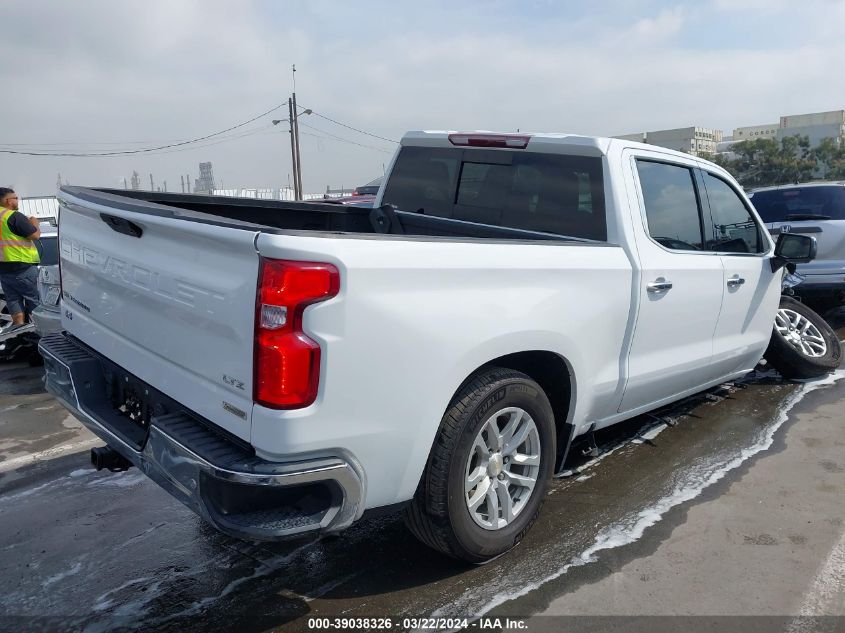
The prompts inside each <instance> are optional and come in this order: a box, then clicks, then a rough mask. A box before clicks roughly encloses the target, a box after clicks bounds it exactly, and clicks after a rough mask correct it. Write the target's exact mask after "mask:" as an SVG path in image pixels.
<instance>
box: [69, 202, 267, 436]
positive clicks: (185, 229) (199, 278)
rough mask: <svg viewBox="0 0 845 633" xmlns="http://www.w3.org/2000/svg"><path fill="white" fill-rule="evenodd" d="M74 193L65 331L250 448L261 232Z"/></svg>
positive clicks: (153, 206)
mask: <svg viewBox="0 0 845 633" xmlns="http://www.w3.org/2000/svg"><path fill="white" fill-rule="evenodd" d="M77 195H79V196H80V197H79V198H75V197H74V196H73V195H67V194H65V196H64V199H63V201H62V202H63V206H62V209H61V213H62V215H61V227H60V256H61V277H62V325H63V326H64V329H65V330H67V332H68V333H70V334H72V335H73V336H75V337H77V338H78V339H80V340H81V341H82V342H83V343H85V344H87V345H88V346H90V347H91V348H93V349H94V350H95V351H97V352H99V353H100V354H102V355H104V356H105V357H107V358H108V359H110V360H112V361H113V362H115V363H117V364H118V365H120V366H121V367H122V368H123V369H125V370H127V371H128V372H130V373H131V374H133V375H134V376H136V377H138V378H140V379H141V380H142V381H144V382H146V383H148V384H150V385H152V386H153V387H155V388H156V389H158V390H159V391H161V392H163V393H165V394H166V395H168V396H170V397H171V398H173V399H174V400H176V401H177V402H179V403H181V404H183V405H184V406H186V407H187V408H188V409H191V410H193V411H195V412H196V413H198V414H200V415H201V416H203V417H205V418H207V419H209V420H212V421H213V422H215V423H216V424H219V425H220V426H221V427H223V428H225V429H226V430H228V431H230V432H231V433H233V434H235V435H237V436H238V437H241V438H243V439H246V440H249V437H250V421H251V420H250V415H251V410H252V373H253V369H252V355H253V330H254V321H255V296H256V286H257V279H258V255H257V253H256V250H255V245H254V244H255V239H256V232H255V230H244V229H237V228H232V227H229V226H220V225H215V224H212V223H208V222H206V221H203V219H202V218H203V217H205V218H208V220H209V221H213V220H214V218H213V217H212V216H201V214H193V217H192V220H187V219H182V217H180V216H182V215H189V214H187V213H185V214H182V212H180V211H179V210H177V209H174V208H170V207H165V206H161V205H157V204H153V203H148V202H143V201H137V200H130V199H128V198H122V197H120V196H113V195H109V194H96V193H95V194H91V192H88V191H87V190H86V192H85V193H82V192H80V193H79V194H77ZM92 195H93V197H92Z"/></svg>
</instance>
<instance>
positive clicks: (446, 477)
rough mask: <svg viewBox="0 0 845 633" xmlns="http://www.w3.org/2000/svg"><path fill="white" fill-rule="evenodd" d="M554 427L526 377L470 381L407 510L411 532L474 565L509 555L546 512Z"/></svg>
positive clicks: (501, 375)
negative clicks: (543, 512)
mask: <svg viewBox="0 0 845 633" xmlns="http://www.w3.org/2000/svg"><path fill="white" fill-rule="evenodd" d="M554 428H555V424H554V414H553V412H552V408H551V405H550V404H549V400H548V398H547V397H546V394H545V393H544V392H543V390H542V389H541V388H540V386H539V385H538V384H537V383H536V382H534V381H533V380H531V379H530V378H529V377H528V376H526V375H525V374H523V373H521V372H518V371H514V370H510V369H501V368H491V369H489V370H487V371H485V372H483V373H480V374H478V375H477V376H475V377H474V378H472V379H471V380H469V381H468V382H467V383H466V384H465V385H464V386H463V387H462V388H461V390H460V391H459V392H458V394H457V395H456V396H455V399H454V400H453V401H452V405H451V406H450V408H449V409H448V410H447V411H446V413H445V415H444V416H443V419H442V420H441V423H440V428H439V430H438V433H437V437H436V438H435V440H434V446H433V447H432V449H431V454H430V455H429V459H428V463H427V464H426V467H425V471H424V472H423V475H422V478H421V480H420V483H419V486H418V487H417V492H416V494H415V495H414V499H413V501H412V503H411V505H410V506H409V507H408V508H407V509H406V510H405V521H406V524H407V525H408V528H409V529H410V530H411V532H412V533H413V534H414V535H415V536H416V537H417V538H418V539H420V540H421V541H422V542H423V543H425V544H426V545H428V546H429V547H432V548H434V549H436V550H438V551H440V552H443V553H444V554H447V555H449V556H452V557H454V558H458V559H461V560H465V561H468V562H470V563H475V564H480V563H485V562H488V561H490V560H492V559H493V558H496V557H497V556H500V555H501V554H504V553H505V552H507V551H508V550H509V549H511V548H512V547H514V546H515V545H516V544H517V543H519V541H520V540H522V537H523V536H525V534H526V532H528V530H529V529H530V528H531V526H532V524H533V523H534V521H535V520H536V518H537V515H538V514H539V513H540V507H541V506H542V504H543V500H544V498H545V496H546V489H547V487H548V482H549V479H550V478H551V475H552V470H553V468H554V458H555V454H556V453H555V433H554ZM494 429H495V430H494ZM485 455H486V456H485Z"/></svg>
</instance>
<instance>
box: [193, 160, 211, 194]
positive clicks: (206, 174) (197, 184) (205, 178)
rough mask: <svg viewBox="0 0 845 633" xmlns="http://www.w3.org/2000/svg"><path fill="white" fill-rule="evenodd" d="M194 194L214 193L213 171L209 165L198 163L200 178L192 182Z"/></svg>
mask: <svg viewBox="0 0 845 633" xmlns="http://www.w3.org/2000/svg"><path fill="white" fill-rule="evenodd" d="M194 193H207V194H209V195H210V194H212V193H214V171H213V170H212V168H211V163H200V177H199V178H197V179H196V180H195V181H194Z"/></svg>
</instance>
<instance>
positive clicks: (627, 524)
mask: <svg viewBox="0 0 845 633" xmlns="http://www.w3.org/2000/svg"><path fill="white" fill-rule="evenodd" d="M843 377H845V370H841V369H840V370H838V371H836V372H834V373H833V374H829V375H828V376H826V377H825V378H822V379H819V380H817V381H815V382H809V383H805V384H804V385H803V387H801V388H800V389H798V390H796V391H795V392H794V393H793V394H791V395H790V396H789V397H788V398H787V399H786V401H785V402H784V403H783V405H782V406H781V409H780V412H779V414H778V416H777V418H776V419H775V421H774V423H773V424H772V425H771V426H769V427H768V428H767V429H766V430H765V431H764V433H763V434H762V435H761V436H760V438H759V439H758V440H757V442H756V443H754V444H753V445H752V446H750V447H748V448H744V449H742V450H741V451H740V454H739V455H738V456H737V457H734V458H732V459H728V460H727V461H725V462H723V463H722V464H714V463H712V462H709V463H699V464H697V465H696V466H694V467H693V468H692V469H691V470H690V471H689V472H687V473H684V475H686V476H687V480H686V481H685V482H684V483H683V485H680V486H678V487H676V488H675V490H674V491H673V492H672V493H671V494H669V495H666V496H665V497H663V498H661V499H659V500H658V501H657V502H656V503H654V504H653V505H651V506H649V507H647V508H645V509H643V510H642V511H640V512H639V513H638V514H636V515H633V516H631V517H628V518H626V519H625V520H623V521H620V522H617V523H615V524H612V525H609V526H607V527H606V528H604V529H602V530H601V531H600V532H599V533H598V535H597V536H596V539H595V541H594V542H593V545H592V546H590V547H589V548H587V549H586V550H584V551H583V552H582V553H581V554H580V555H578V556H575V557H573V558H572V559H570V560H569V561H568V562H567V563H566V564H564V565H563V566H562V567H561V568H560V569H558V570H557V571H555V572H553V573H551V574H549V575H547V576H546V577H544V578H542V579H540V580H537V581H533V582H529V583H527V584H526V585H524V586H523V587H521V588H520V589H518V590H516V591H502V592H500V593H497V594H496V595H494V596H493V597H492V598H491V599H490V600H489V601H488V602H487V603H486V604H484V605H483V606H482V607H481V608H480V609H477V611H476V610H475V609H473V607H471V606H470V605H471V604H472V603H473V602H475V600H477V597H475V600H470V599H468V600H467V601H466V602H464V601H461V600H458V601H455V602H453V603H452V604H450V605H449V606H448V607H444V608H441V609H438V610H437V611H435V612H434V614H432V615H434V616H441V615H445V614H446V613H447V612H450V611H453V612H456V613H457V612H462V613H463V614H464V615H466V614H467V613H469V612H471V611H475V613H474V616H473V617H480V616H483V615H484V614H486V613H488V612H489V611H490V610H492V609H494V608H496V607H498V606H499V605H501V604H504V603H505V602H509V601H510V600H514V599H516V598H520V597H522V596H525V595H527V594H529V593H531V592H532V591H535V590H537V589H539V588H540V587H542V586H543V585H545V584H546V583H549V582H551V581H553V580H555V579H557V578H560V577H561V576H563V575H564V574H566V573H567V572H568V571H569V570H570V569H572V568H573V567H580V566H581V565H586V564H588V563H592V562H595V561H596V560H598V559H597V556H596V555H597V554H598V553H599V552H601V551H603V550H608V549H613V548H616V547H621V546H623V545H629V544H631V543H634V542H635V541H637V540H639V539H640V538H641V537H642V535H643V533H644V532H645V530H646V529H647V528H649V527H651V526H653V525H654V524H656V523H657V522H658V521H660V519H661V518H662V517H663V515H664V514H666V513H667V512H668V511H669V510H671V509H672V508H674V507H675V506H677V505H680V504H682V503H685V502H687V501H690V500H692V499H695V498H696V497H697V496H698V495H700V494H701V493H702V492H703V491H704V490H705V489H707V488H708V487H710V486H712V485H713V484H715V483H716V482H717V481H720V480H721V479H723V478H724V477H725V475H727V474H728V473H729V472H730V471H732V470H734V469H736V468H738V467H739V466H741V465H742V464H743V463H744V462H745V461H747V460H748V459H749V458H751V457H753V456H754V455H756V454H757V453H760V452H761V451H764V450H767V449H768V448H769V447H771V445H772V443H773V442H774V436H775V433H777V431H778V429H780V428H781V426H783V424H784V423H785V422H786V421H787V419H788V418H789V415H788V414H789V411H791V410H792V408H793V407H794V406H795V405H796V404H798V403H799V402H800V401H801V400H802V399H803V398H804V397H805V396H806V395H807V394H808V393H810V392H812V391H815V390H816V389H821V388H822V387H826V386H828V385H832V384H833V383H835V382H836V381H837V380H840V379H841V378H843ZM616 448H619V447H616ZM614 450H616V449H614ZM608 454H610V453H608ZM602 457H603V456H600V457H598V458H596V460H593V461H597V460H599V459H602ZM714 466H715V468H714Z"/></svg>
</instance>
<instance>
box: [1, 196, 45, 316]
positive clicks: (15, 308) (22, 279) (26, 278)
mask: <svg viewBox="0 0 845 633" xmlns="http://www.w3.org/2000/svg"><path fill="white" fill-rule="evenodd" d="M39 237H41V228H40V226H39V223H38V218H36V217H34V216H32V217H29V218H27V217H26V216H25V215H24V214H23V213H21V212H20V211H18V195H17V194H16V193H15V192H14V190H12V189H9V188H7V187H0V287H2V290H3V294H5V299H6V307H7V308H8V310H9V314H11V315H12V322H11V323H10V324H9V325H8V326H6V327H5V328H4V329H3V330H2V332H10V331H12V330H15V329H17V328H20V327H23V325H24V322H25V321H26V315H27V314H28V313H30V312H32V310H33V309H34V308H35V306H37V305H38V262H39V261H40V257H39V255H38V249H37V248H36V246H35V242H34V240H37V239H38V238H39Z"/></svg>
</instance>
